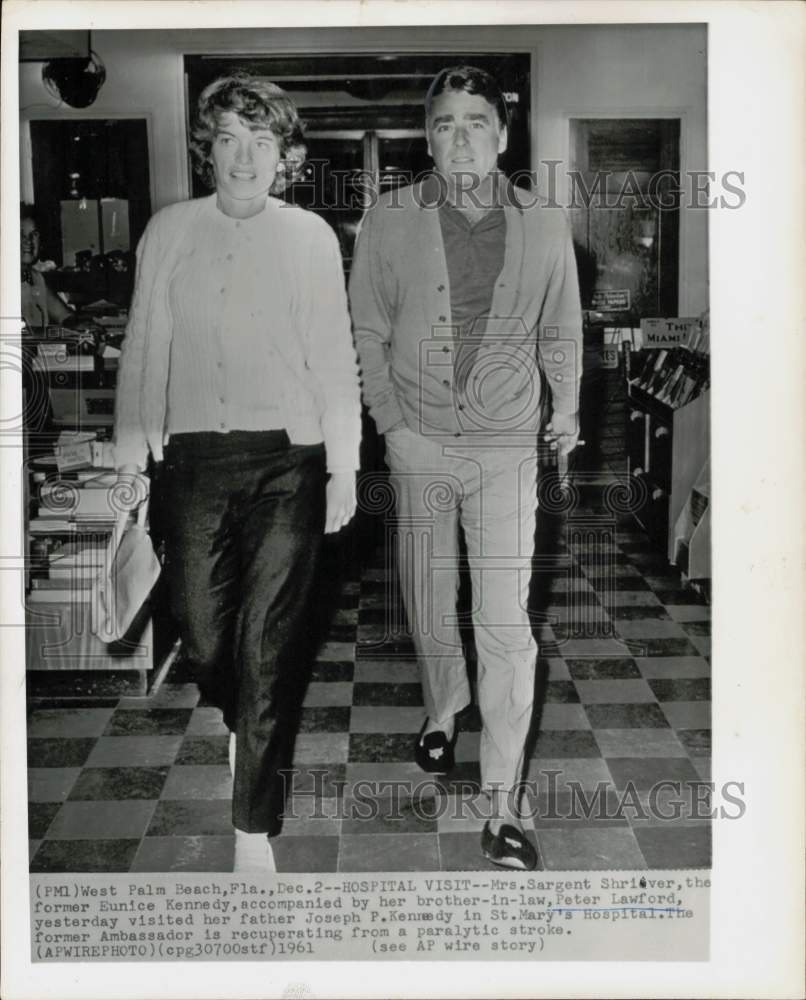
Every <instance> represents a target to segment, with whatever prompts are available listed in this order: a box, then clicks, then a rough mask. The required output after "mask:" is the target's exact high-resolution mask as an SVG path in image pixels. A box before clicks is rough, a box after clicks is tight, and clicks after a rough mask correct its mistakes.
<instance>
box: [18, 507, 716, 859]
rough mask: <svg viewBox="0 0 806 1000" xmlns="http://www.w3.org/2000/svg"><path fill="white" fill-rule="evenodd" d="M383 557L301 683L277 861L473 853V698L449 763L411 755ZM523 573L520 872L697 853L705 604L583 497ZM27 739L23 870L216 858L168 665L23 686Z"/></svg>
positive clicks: (404, 663)
mask: <svg viewBox="0 0 806 1000" xmlns="http://www.w3.org/2000/svg"><path fill="white" fill-rule="evenodd" d="M578 515H581V516H578ZM597 518H598V519H597ZM603 553H604V555H603ZM549 562H551V560H549ZM544 563H545V560H544ZM393 572H394V571H393V569H390V568H389V567H386V566H385V565H384V547H383V546H382V545H381V546H379V547H378V550H377V553H376V557H375V558H373V559H371V560H370V564H369V565H368V566H366V568H365V569H364V570H363V572H362V574H361V579H360V581H359V580H353V581H348V582H347V583H345V584H344V586H343V587H342V590H341V596H340V599H339V604H340V607H339V608H338V610H337V611H336V613H335V617H334V619H333V622H332V625H331V626H330V633H329V637H328V641H327V642H326V643H325V644H324V645H323V646H322V648H321V649H320V651H319V654H318V657H317V661H316V663H315V666H314V670H313V675H312V679H311V683H310V685H309V687H308V689H307V694H306V698H305V703H304V708H303V712H302V724H301V728H300V732H299V736H298V738H297V741H296V747H295V755H294V765H295V769H296V774H295V778H294V784H293V787H292V794H291V796H290V798H289V806H288V809H287V815H291V816H292V818H287V819H286V820H285V823H284V827H283V832H282V834H281V835H280V836H279V837H277V838H275V839H274V840H273V847H274V854H275V859H276V863H277V868H278V870H279V871H287V872H292V871H352V872H357V871H439V870H443V871H452V870H483V869H486V868H488V867H491V866H490V865H488V863H487V862H486V861H485V860H484V859H483V858H481V856H480V854H479V831H480V829H481V827H482V825H483V821H484V820H483V809H484V800H483V799H481V798H480V797H479V796H478V795H477V794H476V793H475V790H476V789H477V783H478V779H479V768H478V740H479V718H478V713H477V711H476V710H475V708H473V707H471V708H469V709H468V710H466V712H465V713H464V714H463V716H462V718H461V719H460V735H459V738H458V743H457V748H456V752H457V761H458V762H457V767H456V770H455V771H454V772H453V773H452V774H451V775H449V776H447V777H443V778H440V777H437V778H436V779H435V780H434V779H432V778H431V777H430V776H426V775H424V774H423V773H422V772H421V771H419V770H418V768H417V767H416V765H414V764H413V762H412V760H411V749H412V743H413V740H414V736H415V734H416V733H417V732H418V730H419V728H420V725H421V723H422V719H423V717H424V713H423V708H422V698H421V692H420V687H419V683H418V676H417V668H416V663H415V661H414V657H413V650H412V647H411V645H410V643H409V641H408V639H406V638H405V636H403V637H395V636H392V637H390V636H388V635H387V633H386V625H385V623H386V621H387V620H388V616H389V611H390V603H391V604H393V603H394V601H395V598H394V597H392V598H390V596H389V595H390V591H391V588H392V584H391V583H390V579H391V577H392V576H393ZM535 579H536V591H538V592H539V593H538V596H537V598H536V600H535V602H534V603H535V607H536V609H537V610H536V613H535V629H536V632H537V634H538V637H539V641H540V648H541V660H540V664H539V670H538V709H537V715H538V716H539V718H537V719H536V724H537V726H536V732H537V736H536V739H535V740H533V741H532V743H531V745H530V747H529V752H530V766H529V774H528V780H529V781H530V782H533V783H534V785H533V786H532V788H533V791H530V792H529V793H528V794H527V803H528V805H529V810H528V811H529V812H530V814H531V815H530V818H529V819H528V821H527V829H528V831H529V835H530V836H532V837H534V838H535V841H536V843H537V846H538V851H539V855H540V864H541V866H542V867H543V868H544V869H546V870H569V869H576V870H585V869H587V870H593V869H610V868H613V869H618V868H633V869H634V868H645V867H649V868H684V867H707V866H708V865H709V864H710V856H711V841H710V828H709V824H708V822H707V821H706V820H705V819H702V818H700V817H701V816H702V815H703V813H704V812H705V811H707V808H706V807H703V806H702V805H700V806H699V807H698V806H697V804H696V787H697V783H698V782H700V781H708V780H709V779H710V773H709V772H710V711H711V702H710V672H711V671H710V645H709V644H710V640H709V635H710V611H709V608H708V606H707V605H706V604H705V603H704V602H703V601H702V600H701V599H700V598H699V597H698V596H697V594H696V593H695V592H693V591H692V590H690V589H688V588H686V587H684V585H683V584H682V582H681V580H680V578H679V576H678V575H677V573H676V572H675V571H674V570H673V569H671V568H670V567H669V566H668V564H667V563H666V562H665V560H664V559H663V558H662V556H660V555H658V554H657V552H656V550H655V549H654V547H653V546H652V545H650V543H649V542H648V541H647V539H646V537H645V535H644V534H643V533H642V532H641V531H640V529H639V528H638V527H637V526H636V524H635V522H634V521H633V520H632V519H631V518H629V517H628V516H619V517H617V518H615V519H613V518H612V517H611V520H610V521H609V522H608V521H606V520H605V521H602V518H601V512H599V514H597V512H596V511H595V510H593V509H591V510H588V511H586V510H582V511H581V512H578V513H577V514H575V515H574V516H573V517H571V518H569V519H568V520H567V521H566V522H565V523H564V526H563V528H562V532H561V537H560V538H559V541H558V542H557V544H556V548H555V550H554V553H553V566H549V565H544V564H542V563H541V566H540V568H539V569H538V572H537V573H536V577H535ZM28 737H29V739H28V768H29V771H28V774H29V788H30V791H29V827H30V838H31V840H30V846H31V868H32V870H33V871H37V872H46V871H50V872H59V871H133V872H134V871H139V872H157V871H230V870H231V868H232V855H233V833H232V827H231V823H230V801H229V798H230V792H231V779H230V775H229V768H228V766H227V735H226V731H225V728H224V726H223V724H222V721H221V717H220V713H219V712H218V711H217V710H216V709H215V708H212V707H208V706H205V705H203V704H200V702H199V696H198V692H197V690H196V688H195V686H194V685H193V684H192V683H190V681H189V679H188V677H187V676H186V673H185V672H184V670H183V668H182V665H181V664H179V663H178V664H177V665H176V666H175V667H174V668H172V670H171V672H170V673H169V674H168V677H167V679H166V681H165V682H164V683H163V684H162V686H161V687H160V689H159V690H158V691H157V692H156V693H154V694H153V695H152V696H150V697H148V698H134V697H121V698H114V699H106V700H94V701H88V700H80V699H75V700H73V701H68V700H65V699H62V700H56V699H50V700H48V699H38V700H32V701H31V702H30V704H29V727H28ZM663 781H667V782H672V783H675V784H673V785H672V786H665V796H666V797H664V794H660V795H658V794H657V789H656V791H654V792H653V788H656V786H657V785H658V783H659V782H663ZM379 782H386V783H387V784H386V785H385V786H383V787H382V788H379V787H378V785H377V783H379ZM395 782H398V784H395ZM371 783H375V785H373V784H371ZM597 787H598V789H599V793H597V794H598V797H595V793H596V789H597ZM670 789H671V790H670ZM675 802H677V803H678V806H677V807H676V808H675V804H674V803H675ZM586 803H587V804H588V807H587V809H586V808H585V804H586ZM653 804H654V806H655V807H657V808H654V809H653V808H652V807H653ZM659 810H660V811H662V812H663V813H664V814H665V815H666V816H669V817H670V818H663V816H661V815H659Z"/></svg>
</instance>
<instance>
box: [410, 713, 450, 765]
mask: <svg viewBox="0 0 806 1000" xmlns="http://www.w3.org/2000/svg"><path fill="white" fill-rule="evenodd" d="M426 723H427V720H426V722H424V723H423V728H422V729H421V730H420V732H419V734H418V736H417V741H416V742H415V744H414V759H415V760H416V761H417V764H418V765H419V766H420V767H421V768H422V769H423V770H424V771H428V772H429V773H430V774H447V773H448V771H452V770H453V767H454V764H455V760H454V756H453V747H454V744H455V743H456V731H455V730H454V734H453V739H450V740H449V739H448V737H447V736H446V735H445V733H443V732H441V731H440V730H437V732H435V733H428V735H427V736H423V730H424V729H425V726H426ZM421 741H422V742H421Z"/></svg>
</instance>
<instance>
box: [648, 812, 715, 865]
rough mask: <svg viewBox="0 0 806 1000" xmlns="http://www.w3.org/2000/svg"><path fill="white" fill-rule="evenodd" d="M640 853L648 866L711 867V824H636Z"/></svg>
mask: <svg viewBox="0 0 806 1000" xmlns="http://www.w3.org/2000/svg"><path fill="white" fill-rule="evenodd" d="M633 832H634V833H635V837H636V840H637V841H638V844H639V846H640V848H641V853H642V854H643V855H644V858H645V859H646V863H647V865H648V866H649V867H650V868H661V869H663V868H667V869H668V868H710V867H711V825H710V824H707V823H703V824H702V825H699V824H698V825H696V826H674V827H662V826H646V827H643V826H636V827H634V828H633Z"/></svg>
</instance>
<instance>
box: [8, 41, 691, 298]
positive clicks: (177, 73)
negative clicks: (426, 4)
mask: <svg viewBox="0 0 806 1000" xmlns="http://www.w3.org/2000/svg"><path fill="white" fill-rule="evenodd" d="M92 43H93V48H94V49H95V50H96V51H97V52H98V54H99V55H100V56H101V58H102V59H103V61H104V63H105V65H106V69H107V80H106V83H105V84H104V86H103V88H102V90H101V92H100V94H99V96H98V99H97V100H96V102H95V104H94V105H93V106H92V107H91V108H88V109H85V110H83V111H82V110H72V109H69V108H66V107H64V106H63V107H54V104H55V102H54V100H53V98H51V97H50V95H49V94H48V93H47V92H46V91H45V89H44V87H43V86H42V82H41V64H38V63H28V64H24V65H22V67H21V76H20V107H21V109H22V113H21V117H22V119H23V121H26V120H29V119H31V118H64V117H76V118H86V117H90V116H98V117H104V116H118V115H120V116H137V117H140V116H145V117H147V118H148V120H149V134H150V149H149V155H150V157H151V164H150V166H151V176H152V199H153V204H154V207H155V208H160V207H162V206H163V205H166V204H169V203H171V202H173V201H177V200H179V199H182V198H185V197H187V195H188V178H187V160H186V150H185V109H184V81H183V74H182V55H183V54H184V53H191V52H196V53H200V52H205V53H221V52H233V53H236V52H237V53H249V52H255V53H257V52H261V53H270V52H284V51H285V52H293V51H296V52H314V51H350V50H356V49H362V50H364V51H373V50H376V51H383V50H392V51H397V50H402V49H408V50H409V51H418V50H424V49H428V50H431V51H434V50H437V49H438V50H439V51H441V52H445V53H449V52H450V51H451V49H454V50H458V49H467V50H471V51H472V50H473V49H476V50H482V51H495V50H507V49H511V50H513V51H525V50H530V51H531V52H532V54H533V66H535V67H536V72H535V73H534V74H533V94H532V107H533V108H534V109H535V114H534V125H533V132H532V143H533V150H532V153H533V163H534V164H535V165H538V164H539V163H540V161H546V160H560V161H562V165H561V167H560V168H559V173H558V180H559V184H558V195H559V196H560V197H562V196H564V194H565V182H564V177H563V172H564V166H565V165H566V164H567V163H568V118H569V117H573V116H589V117H596V116H620V117H625V116H635V117H639V116H644V117H663V116H670V117H672V116H673V117H678V116H679V117H681V118H682V133H681V157H682V164H681V166H682V169H683V171H686V170H704V169H706V167H707V149H706V138H707V134H706V104H705V94H706V58H705V44H706V34H705V28H704V27H703V26H698V25H668V26H664V25H661V26H651V25H626V26H625V25H618V26H607V27H602V26H591V25H583V26H574V27H571V26H526V27H518V28H511V27H503V26H500V27H486V28H482V29H480V28H447V27H445V28H441V29H440V31H439V38H438V41H437V40H435V33H434V31H433V29H410V28H405V29H390V28H373V29H361V30H358V29H335V30H334V29H328V30H327V31H326V32H322V33H321V34H320V35H319V36H316V35H312V34H311V33H310V32H309V31H301V30H298V29H290V30H284V31H278V30H270V29H255V30H251V31H245V30H242V29H236V30H229V31H226V32H223V31H212V30H208V29H204V30H198V31H165V30H163V31H127V32H122V31H102V32H94V33H93V36H92ZM25 132H26V130H25V129H24V128H23V130H22V140H21V183H22V193H23V196H25V197H30V196H31V191H30V187H31V180H30V177H31V171H30V146H29V145H28V144H27V142H26V138H25ZM707 225H708V220H707V213H706V212H703V211H689V212H683V213H682V215H681V240H680V305H679V313H680V315H696V314H698V313H699V312H701V311H702V310H703V309H705V308H706V306H707V303H708V278H707V267H708V240H707V235H708V234H707Z"/></svg>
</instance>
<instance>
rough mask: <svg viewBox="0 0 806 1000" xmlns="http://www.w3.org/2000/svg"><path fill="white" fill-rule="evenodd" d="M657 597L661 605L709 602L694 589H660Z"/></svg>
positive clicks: (656, 592)
mask: <svg viewBox="0 0 806 1000" xmlns="http://www.w3.org/2000/svg"><path fill="white" fill-rule="evenodd" d="M655 596H656V597H657V598H658V600H659V601H660V602H661V604H706V603H707V602H706V601H705V599H704V598H703V597H701V596H700V594H698V593H697V591H696V590H694V589H693V588H692V587H682V588H676V589H675V588H671V587H670V588H668V589H667V588H658V589H656V590H655Z"/></svg>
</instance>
